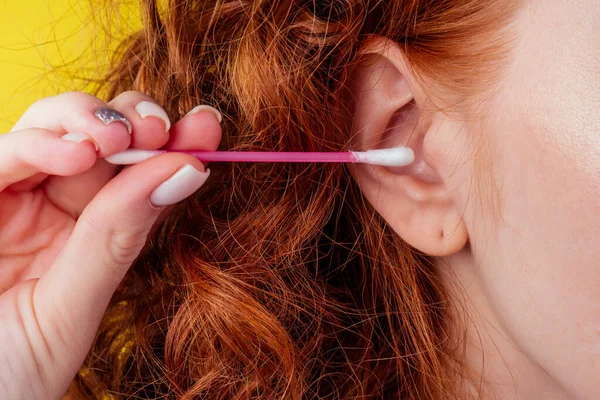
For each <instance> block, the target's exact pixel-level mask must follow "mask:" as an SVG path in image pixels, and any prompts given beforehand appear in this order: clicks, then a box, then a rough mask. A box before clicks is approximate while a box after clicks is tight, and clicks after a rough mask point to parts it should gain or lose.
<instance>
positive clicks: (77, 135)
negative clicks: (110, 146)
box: [60, 132, 100, 151]
mask: <svg viewBox="0 0 600 400" xmlns="http://www.w3.org/2000/svg"><path fill="white" fill-rule="evenodd" d="M60 138H61V139H62V140H68V141H69V142H76V143H80V142H83V141H86V140H89V141H90V142H92V143H93V144H94V147H95V148H96V151H98V150H100V148H99V147H98V144H97V143H96V142H94V140H93V139H92V138H91V137H89V136H88V135H86V134H85V133H81V132H71V133H67V134H66V135H62V136H61V137H60Z"/></svg>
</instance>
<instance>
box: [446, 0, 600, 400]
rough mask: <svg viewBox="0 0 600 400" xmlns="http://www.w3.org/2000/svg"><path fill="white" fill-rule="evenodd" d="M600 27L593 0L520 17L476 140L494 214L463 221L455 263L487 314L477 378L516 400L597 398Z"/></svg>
mask: <svg viewBox="0 0 600 400" xmlns="http://www.w3.org/2000/svg"><path fill="white" fill-rule="evenodd" d="M599 20H600V7H598V3H597V2H596V1H594V0H578V1H544V2H542V1H534V0H531V1H527V2H526V3H525V4H524V6H523V7H522V8H521V9H520V10H519V12H518V14H517V16H516V20H515V24H514V26H515V27H516V28H517V30H518V37H519V40H518V42H517V43H516V45H515V47H514V52H513V53H512V56H511V62H510V63H509V66H508V68H507V70H506V72H505V79H503V80H502V81H501V82H500V83H499V85H498V87H499V88H500V90H499V91H498V92H497V94H496V95H494V96H492V97H491V99H490V101H489V103H488V104H487V105H486V110H487V111H488V115H489V118H488V119H486V120H485V122H483V123H482V127H481V132H480V134H481V135H483V136H484V137H487V138H489V143H488V146H487V148H488V149H490V150H489V154H488V156H489V157H491V160H492V164H493V165H494V170H493V172H492V173H493V174H494V176H495V177H496V181H497V183H498V189H499V198H498V206H499V210H500V215H499V216H498V217H497V218H489V219H481V218H479V219H478V218H477V217H476V214H475V213H467V214H466V215H465V219H466V224H467V226H468V230H469V236H470V240H471V244H472V254H470V255H468V256H467V257H464V256H463V257H462V260H461V261H458V259H453V260H451V265H450V268H451V269H452V270H455V271H457V273H458V274H459V276H460V279H461V280H462V281H463V286H464V287H466V288H467V290H472V291H473V293H475V294H476V295H474V296H472V297H471V299H472V301H473V304H472V306H471V308H472V309H473V308H474V309H477V310H479V311H480V312H481V314H482V315H481V316H482V317H483V318H477V320H479V321H480V323H481V324H482V326H481V327H480V328H481V329H480V331H481V332H482V335H483V336H484V337H486V336H487V337H486V340H485V341H484V346H485V347H487V348H484V349H483V352H484V353H485V354H486V355H487V357H488V358H487V359H486V361H485V367H486V370H487V372H485V371H484V373H485V377H486V378H487V379H488V380H490V382H493V386H494V388H495V389H496V391H507V392H508V394H510V395H511V396H513V395H514V394H516V395H518V397H520V398H545V399H550V398H578V399H597V398H598V396H600V117H599V114H598V107H599V106H600V46H599V45H598V44H599V43H600V24H599V23H598V21H599ZM464 193H465V191H463V194H464ZM475 260H477V262H476V261H475ZM484 319H485V320H487V321H488V323H484V322H483V320H484ZM491 338H494V341H495V342H496V344H498V345H499V346H500V349H501V351H500V352H498V351H497V350H495V348H494V347H493V343H492V340H490V339H491ZM476 347H477V344H475V343H473V347H472V348H471V353H470V357H471V358H472V359H474V360H475V359H477V358H478V356H477V354H478V352H477V351H476ZM511 398H512V397H511Z"/></svg>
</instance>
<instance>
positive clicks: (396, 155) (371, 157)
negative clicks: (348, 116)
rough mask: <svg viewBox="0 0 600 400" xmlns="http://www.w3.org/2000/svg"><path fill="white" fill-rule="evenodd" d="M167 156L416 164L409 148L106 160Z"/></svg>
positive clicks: (124, 161)
mask: <svg viewBox="0 0 600 400" xmlns="http://www.w3.org/2000/svg"><path fill="white" fill-rule="evenodd" d="M164 153H185V154H189V155H191V156H194V157H196V158H197V159H199V160H201V161H207V162H208V161H213V162H215V161H224V162H254V163H257V162H276V163H278V162H310V163H325V162H336V163H363V164H372V165H382V166H387V167H403V166H406V165H409V164H411V163H412V162H413V161H414V160H415V154H414V152H413V150H412V149H411V148H409V147H392V148H387V149H373V150H367V151H348V152H321V153H314V152H267V151H190V150H182V151H179V150H140V149H128V150H125V151H123V152H121V153H117V154H113V155H112V156H109V157H106V161H108V162H110V163H112V164H119V165H129V164H136V163H138V162H141V161H144V160H147V159H148V158H151V157H155V156H158V155H160V154H164Z"/></svg>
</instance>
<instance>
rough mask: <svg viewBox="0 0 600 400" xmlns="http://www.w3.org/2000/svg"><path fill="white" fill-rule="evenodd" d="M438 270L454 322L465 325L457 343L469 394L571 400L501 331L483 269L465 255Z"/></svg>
mask: <svg viewBox="0 0 600 400" xmlns="http://www.w3.org/2000/svg"><path fill="white" fill-rule="evenodd" d="M437 264H438V268H439V270H440V271H441V272H442V276H443V279H444V282H445V285H446V287H447V288H448V290H449V292H450V295H451V298H452V300H453V301H454V302H455V304H456V315H455V319H456V320H457V321H458V322H460V323H463V327H464V329H463V330H462V334H465V336H463V337H460V338H457V339H459V340H462V341H463V343H464V350H465V353H464V359H463V363H464V367H466V368H465V369H466V370H467V371H469V374H470V376H469V377H468V378H471V379H470V384H469V388H468V391H469V392H470V393H472V394H473V395H474V398H483V399H490V400H491V399H507V398H510V399H517V400H520V399H523V400H524V399H547V400H566V399H572V397H571V396H569V395H568V393H566V392H565V391H564V389H562V388H561V387H560V385H559V384H558V383H557V382H556V381H555V380H554V379H553V378H552V377H551V376H550V375H548V374H547V373H546V372H545V371H544V370H543V369H542V368H541V367H540V366H539V365H537V364H535V363H534V362H532V361H531V360H530V359H529V358H528V357H527V354H525V353H523V352H521V351H520V349H519V346H518V344H517V343H515V342H514V341H513V340H512V339H511V336H510V334H509V332H508V331H507V330H506V329H505V327H504V325H503V323H502V321H501V319H500V318H499V313H498V312H497V307H500V306H501V305H498V304H496V305H494V304H491V302H490V301H489V298H488V296H487V295H486V291H487V290H489V288H488V287H487V286H486V284H485V275H484V273H483V267H482V266H480V265H477V264H476V263H475V262H474V260H473V257H471V253H470V251H469V250H468V249H466V250H463V251H462V252H460V253H458V254H456V255H453V256H451V257H447V258H444V259H439V260H438V262H437Z"/></svg>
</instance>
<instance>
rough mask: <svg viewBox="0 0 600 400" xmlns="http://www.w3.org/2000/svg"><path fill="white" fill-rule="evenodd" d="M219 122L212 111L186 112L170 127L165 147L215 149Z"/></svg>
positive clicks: (219, 126)
mask: <svg viewBox="0 0 600 400" xmlns="http://www.w3.org/2000/svg"><path fill="white" fill-rule="evenodd" d="M221 136H222V128H221V124H219V121H218V120H217V118H215V116H214V115H213V113H211V112H208V111H199V112H195V113H192V114H188V115H186V116H185V117H183V118H182V119H181V120H179V121H178V122H177V123H176V124H174V125H173V128H171V137H170V139H169V142H168V143H167V144H166V146H165V147H166V148H168V149H173V150H207V151H210V150H216V149H217V148H218V147H219V143H220V142H221Z"/></svg>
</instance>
